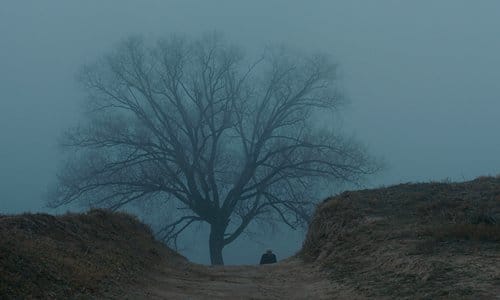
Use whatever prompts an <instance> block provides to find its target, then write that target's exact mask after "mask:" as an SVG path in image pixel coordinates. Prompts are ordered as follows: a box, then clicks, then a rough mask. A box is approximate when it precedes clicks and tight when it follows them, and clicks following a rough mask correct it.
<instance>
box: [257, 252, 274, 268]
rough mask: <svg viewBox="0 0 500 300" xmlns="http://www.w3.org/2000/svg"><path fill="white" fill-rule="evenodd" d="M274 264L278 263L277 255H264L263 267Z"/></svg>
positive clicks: (262, 259) (261, 259)
mask: <svg viewBox="0 0 500 300" xmlns="http://www.w3.org/2000/svg"><path fill="white" fill-rule="evenodd" d="M274 263H276V255H274V253H264V254H262V257H261V258H260V264H261V265H265V264H274Z"/></svg>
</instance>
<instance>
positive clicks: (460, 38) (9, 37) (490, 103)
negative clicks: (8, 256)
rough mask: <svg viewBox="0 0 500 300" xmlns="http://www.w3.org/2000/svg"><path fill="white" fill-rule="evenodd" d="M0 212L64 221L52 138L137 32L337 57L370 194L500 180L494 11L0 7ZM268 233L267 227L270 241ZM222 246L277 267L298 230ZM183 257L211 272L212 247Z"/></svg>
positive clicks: (446, 5) (239, 258)
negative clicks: (87, 76)
mask: <svg viewBox="0 0 500 300" xmlns="http://www.w3.org/2000/svg"><path fill="white" fill-rule="evenodd" d="M0 4H1V5H0V37H1V39H0V146H1V147H0V193H1V195H0V197H1V198H0V213H19V212H24V211H31V212H36V211H48V212H62V211H64V210H65V209H64V208H63V209H58V210H50V209H48V208H46V207H45V203H44V202H43V201H42V200H41V195H42V194H43V193H44V192H45V190H46V188H47V185H48V184H49V182H51V181H53V180H54V179H55V173H56V168H57V164H58V162H59V158H58V155H59V152H58V147H57V140H58V138H59V136H60V135H61V133H62V132H63V131H64V129H66V128H68V127H70V126H72V125H74V124H75V123H76V122H77V120H78V119H79V118H80V117H81V114H80V108H79V106H78V103H79V101H78V100H79V99H81V98H82V97H83V95H82V94H83V93H82V91H81V89H80V88H79V86H78V84H76V82H75V73H76V72H77V70H78V69H79V67H80V66H81V65H82V64H84V63H85V62H88V61H92V60H94V59H96V58H97V57H99V56H100V55H102V54H103V53H105V52H107V51H109V50H110V49H111V48H112V46H113V45H114V44H116V42H118V41H119V40H120V39H122V38H124V37H126V36H129V35H130V34H142V35H144V36H146V37H150V38H155V37H159V36H165V35H168V34H171V33H181V34H188V35H192V36H196V35H198V34H200V33H203V32H206V31H207V30H217V31H220V32H222V33H223V34H224V35H225V36H226V37H227V38H228V39H229V40H231V41H233V42H235V43H237V44H239V45H241V47H242V48H244V49H245V50H246V51H247V52H250V53H255V52H256V51H260V50H261V49H263V47H265V46H266V45H269V44H275V43H285V44H288V45H291V46H295V47H299V48H302V49H305V50H319V51H322V52H325V53H328V54H331V55H332V56H333V57H334V58H335V60H336V61H337V62H338V63H339V65H340V70H341V78H340V84H341V87H342V88H343V90H344V92H345V94H346V95H347V98H348V99H349V104H348V105H347V106H346V107H344V108H343V113H342V118H343V129H344V131H345V132H346V133H347V134H348V135H353V136H355V137H356V138H358V139H359V140H361V141H362V142H364V143H365V144H366V145H367V147H368V148H369V149H370V151H371V153H373V154H374V155H376V156H378V157H383V159H384V160H385V161H386V162H387V168H386V170H384V171H383V172H382V173H380V174H377V175H376V176H374V177H372V178H371V181H370V182H369V183H368V184H367V187H375V186H379V185H390V184H396V183H401V182H409V181H411V182H419V181H430V180H438V181H440V180H448V179H449V180H459V181H462V180H468V179H471V178H474V177H476V176H480V175H496V174H498V173H500V157H499V155H498V154H499V153H500V133H499V132H500V121H499V117H498V116H499V115H500V84H499V82H500V56H499V55H498V53H500V37H499V28H500V18H498V15H499V12H500V2H498V1H494V0H492V1H486V0H485V1H480V2H473V1H466V0H464V1H459V0H442V1H413V2H409V1H388V0H384V1H382V0H379V1H353V0H346V1H307V2H306V1H290V0H288V1H284V0H283V1H260V0H259V1H222V0H220V1H201V0H199V1H159V0H157V1H153V0H152V1H124V0H122V1H97V0H87V1H79V2H76V1H75V2H73V1H34V0H33V1H9V0H2V1H1V2H0ZM269 231H270V230H269ZM279 232H280V233H279V234H277V235H272V234H271V233H268V234H265V235H263V236H260V237H255V238H252V239H249V238H241V239H240V240H238V241H237V242H235V243H234V244H232V245H230V246H229V247H227V248H225V250H224V254H225V256H226V262H227V263H229V264H237V263H255V262H256V261H257V259H258V257H259V256H260V254H261V253H260V252H261V251H263V250H265V248H268V247H271V248H273V249H274V250H275V252H276V253H277V254H278V256H279V258H283V257H286V256H289V255H292V254H293V253H294V252H295V251H297V250H298V249H299V248H300V244H301V241H302V233H301V232H289V231H287V230H286V229H280V231H279ZM186 247H187V248H186V249H185V251H184V254H186V255H187V256H188V257H189V258H190V259H192V260H194V261H197V262H202V263H207V262H208V254H207V248H206V247H207V246H206V242H205V241H204V242H200V243H195V242H191V243H188V244H187V245H186Z"/></svg>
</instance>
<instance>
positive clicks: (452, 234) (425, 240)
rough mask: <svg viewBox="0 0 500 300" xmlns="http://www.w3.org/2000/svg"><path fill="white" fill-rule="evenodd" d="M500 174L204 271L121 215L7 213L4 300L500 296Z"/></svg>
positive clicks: (330, 209) (330, 207) (334, 201)
mask: <svg viewBox="0 0 500 300" xmlns="http://www.w3.org/2000/svg"><path fill="white" fill-rule="evenodd" d="M499 220H500V178H490V177H488V178H486V177H485V178H479V179H477V180H474V181H471V182H465V183H427V184H402V185H397V186H392V187H388V188H381V189H375V190H364V191H355V192H345V193H343V194H341V195H338V196H335V197H332V198H329V199H327V200H325V201H324V202H323V203H321V204H320V205H319V206H318V208H317V210H316V213H315V216H314V219H313V221H312V223H311V225H310V228H309V231H308V234H307V237H306V240H305V241H304V245H303V248H302V250H301V251H300V252H299V253H298V255H297V256H295V257H292V258H289V259H287V260H285V261H281V262H279V263H278V264H275V265H270V266H218V267H207V266H202V265H197V264H193V263H190V262H188V261H187V260H185V258H183V257H182V256H180V255H178V254H176V253H175V252H173V251H172V250H170V249H168V248H167V247H165V246H164V245H162V244H161V243H159V242H157V241H155V240H154V238H153V235H152V234H151V232H150V230H149V228H148V227H147V226H145V225H144V224H142V223H140V222H138V221H137V219H135V218H134V217H132V216H130V215H126V214H122V213H110V212H106V211H102V210H93V211H90V212H88V213H86V214H68V215H64V216H58V217H54V216H50V215H45V214H25V215H19V216H0V298H2V299H3V298H7V299H11V298H14V299H19V298H21V299H24V298H37V299H53V298H57V299H67V298H71V299H75V298H77V299H78V298H80V299H94V298H99V299H102V298H110V299H368V298H370V299H371V298H375V299H499V298H498V295H500V224H499V223H498V221H499Z"/></svg>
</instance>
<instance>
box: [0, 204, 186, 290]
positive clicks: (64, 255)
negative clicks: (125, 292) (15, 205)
mask: <svg viewBox="0 0 500 300" xmlns="http://www.w3.org/2000/svg"><path fill="white" fill-rule="evenodd" d="M162 257H163V258H170V259H172V260H179V259H180V260H182V259H183V258H182V257H180V256H179V255H177V254H175V253H174V252H173V251H171V250H169V249H167V248H165V247H164V246H163V245H161V244H160V243H158V242H156V241H155V240H154V238H153V235H152V234H151V231H150V229H149V228H148V227H147V226H146V225H144V224H142V223H141V222H139V221H138V220H137V219H136V218H134V217H132V216H130V215H127V214H123V213H111V212H107V211H103V210H92V211H90V212H88V213H86V214H66V215H63V216H57V217H55V216H51V215H46V214H24V215H17V216H0V296H1V297H0V298H3V297H5V298H7V299H27V298H37V299H40V298H43V299H47V298H58V299H60V298H83V299H87V298H95V297H96V296H99V298H104V297H115V296H116V295H118V294H119V290H120V286H121V285H123V284H126V283H131V282H133V281H134V276H135V275H136V274H138V273H139V272H142V271H144V270H145V269H147V268H149V267H150V266H152V265H153V264H155V263H158V262H159V261H160V260H161V259H162ZM116 293H118V294H116Z"/></svg>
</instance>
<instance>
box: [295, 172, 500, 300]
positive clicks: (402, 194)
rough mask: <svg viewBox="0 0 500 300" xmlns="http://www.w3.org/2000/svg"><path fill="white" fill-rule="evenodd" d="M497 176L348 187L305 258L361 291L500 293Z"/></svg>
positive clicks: (318, 227)
mask: <svg viewBox="0 0 500 300" xmlns="http://www.w3.org/2000/svg"><path fill="white" fill-rule="evenodd" d="M498 221H500V178H492V177H483V178H478V179H476V180H474V181H471V182H465V183H426V184H402V185H397V186H393V187H388V188H381V189H375V190H364V191H356V192H345V193H343V194H341V195H339V196H336V197H332V198H329V199H327V200H325V201H324V202H323V203H322V204H321V205H320V206H319V207H318V208H317V211H316V214H315V216H314V219H313V222H312V224H311V225H310V227H309V231H308V234H307V237H306V240H305V242H304V246H303V249H302V251H301V253H300V256H301V257H303V258H304V259H306V260H307V261H310V262H315V263H318V264H320V265H322V266H323V267H324V269H325V270H327V271H328V272H329V274H330V279H331V280H333V281H335V282H337V283H339V284H342V285H343V286H344V287H345V288H346V289H350V290H352V291H355V292H356V293H359V295H360V297H362V296H364V297H375V298H412V299H414V298H425V299H431V298H432V299H435V298H449V299H464V298H465V299H478V298H481V299H498V298H497V297H499V295H500V224H499V223H498Z"/></svg>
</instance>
